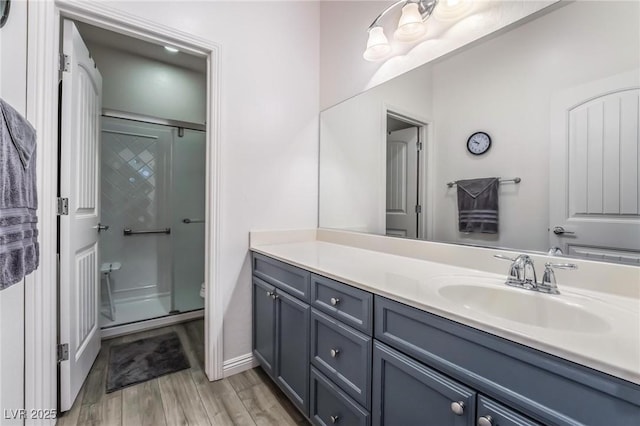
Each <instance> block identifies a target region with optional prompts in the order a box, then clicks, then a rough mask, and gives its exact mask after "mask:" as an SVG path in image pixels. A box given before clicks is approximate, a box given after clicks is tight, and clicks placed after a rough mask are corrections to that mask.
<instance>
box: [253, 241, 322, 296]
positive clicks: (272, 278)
mask: <svg viewBox="0 0 640 426" xmlns="http://www.w3.org/2000/svg"><path fill="white" fill-rule="evenodd" d="M252 263H253V265H252V269H253V274H254V275H255V276H257V277H259V278H261V279H263V280H264V281H266V282H268V283H269V284H272V285H274V286H276V287H278V288H280V289H282V290H284V291H286V292H287V293H289V294H290V295H292V296H295V297H297V298H298V299H301V300H304V301H305V302H309V287H310V286H309V283H310V281H311V273H310V272H308V271H305V270H302V269H300V268H296V267H295V266H291V265H289V264H286V263H284V262H280V261H279V260H275V259H272V258H270V257H267V256H264V255H261V254H259V253H253V260H252Z"/></svg>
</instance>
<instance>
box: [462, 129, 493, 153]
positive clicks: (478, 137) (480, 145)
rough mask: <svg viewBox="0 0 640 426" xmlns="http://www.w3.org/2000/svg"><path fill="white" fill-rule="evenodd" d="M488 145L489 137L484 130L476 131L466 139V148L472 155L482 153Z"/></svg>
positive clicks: (489, 143) (486, 149)
mask: <svg viewBox="0 0 640 426" xmlns="http://www.w3.org/2000/svg"><path fill="white" fill-rule="evenodd" d="M490 147H491V137H490V136H489V135H488V134H486V133H485V132H476V133H474V134H472V135H471V136H469V139H468V140H467V149H468V150H469V152H470V153H472V154H474V155H481V154H484V153H485V152H487V151H488V150H489V148H490Z"/></svg>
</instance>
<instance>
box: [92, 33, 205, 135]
mask: <svg viewBox="0 0 640 426" xmlns="http://www.w3.org/2000/svg"><path fill="white" fill-rule="evenodd" d="M88 47H89V51H90V52H91V55H92V56H93V58H94V59H95V61H96V64H97V66H98V69H99V70H100V73H101V74H102V93H103V95H102V107H103V108H105V109H115V110H119V111H127V112H135V113H138V114H143V115H147V116H152V117H160V118H167V119H173V120H182V121H188V122H193V123H204V122H205V121H206V119H205V117H206V114H207V107H206V101H207V96H206V94H207V92H206V89H207V82H206V75H205V74H201V73H198V72H196V71H193V70H190V69H186V68H181V67H177V66H173V65H170V64H167V63H163V62H159V61H155V60H153V59H147V58H144V57H141V56H135V55H132V54H130V53H127V52H123V51H119V50H116V49H113V48H110V47H107V46H102V45H99V44H94V43H88ZM178 54H179V55H181V54H182V53H178Z"/></svg>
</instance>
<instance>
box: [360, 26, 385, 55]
mask: <svg viewBox="0 0 640 426" xmlns="http://www.w3.org/2000/svg"><path fill="white" fill-rule="evenodd" d="M389 53H391V46H390V45H389V40H387V36H385V35H384V30H383V29H382V27H373V28H371V29H370V30H369V39H368V40H367V50H365V51H364V54H363V55H362V57H363V58H364V59H366V60H367V61H379V60H381V59H384V58H386V57H387V56H388V55H389Z"/></svg>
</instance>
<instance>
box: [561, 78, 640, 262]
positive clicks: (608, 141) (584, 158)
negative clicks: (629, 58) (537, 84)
mask: <svg viewBox="0 0 640 426" xmlns="http://www.w3.org/2000/svg"><path fill="white" fill-rule="evenodd" d="M639 76H640V73H639V72H638V70H635V71H632V72H628V73H624V74H620V75H617V76H614V77H610V78H607V79H604V80H599V81H595V82H592V83H589V84H586V85H583V86H579V87H575V88H572V89H569V90H566V91H564V92H562V93H559V94H557V95H556V96H555V97H554V100H553V104H552V116H551V126H552V127H551V132H552V134H551V136H552V139H551V161H550V165H551V169H550V180H551V186H550V195H551V200H550V205H551V210H550V227H549V243H550V246H556V247H559V248H560V249H562V251H563V252H564V253H565V254H568V255H572V256H578V257H583V258H587V259H594V260H605V261H608V262H617V263H625V264H632V265H638V266H640V134H639V133H638V126H639V123H640V111H639V108H638V105H639V100H640V77H639Z"/></svg>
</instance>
